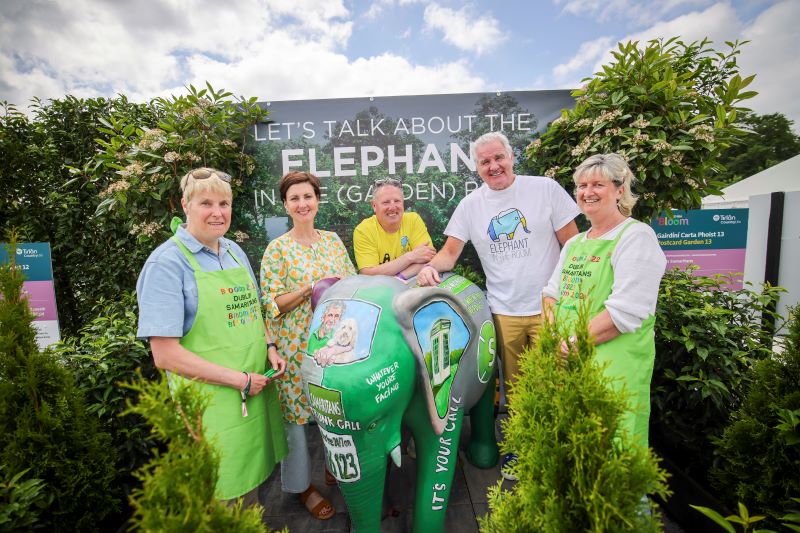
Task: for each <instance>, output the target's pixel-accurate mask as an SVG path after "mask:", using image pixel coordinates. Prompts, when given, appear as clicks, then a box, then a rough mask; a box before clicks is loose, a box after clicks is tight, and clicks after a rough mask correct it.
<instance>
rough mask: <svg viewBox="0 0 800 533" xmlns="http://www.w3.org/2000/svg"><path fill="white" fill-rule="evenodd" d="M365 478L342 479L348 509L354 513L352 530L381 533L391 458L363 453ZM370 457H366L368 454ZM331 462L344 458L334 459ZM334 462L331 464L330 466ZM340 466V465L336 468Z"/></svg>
mask: <svg viewBox="0 0 800 533" xmlns="http://www.w3.org/2000/svg"><path fill="white" fill-rule="evenodd" d="M361 456H362V457H363V459H364V460H362V462H361V465H360V466H361V472H360V474H361V478H360V479H358V481H357V482H354V483H347V482H340V483H339V490H341V491H342V495H343V496H344V501H345V503H347V511H348V512H349V513H350V521H351V523H352V526H353V528H352V531H353V532H357V533H380V530H381V504H382V502H383V488H384V487H383V485H384V482H385V480H386V466H387V458H386V456H385V455H382V454H361ZM364 456H366V457H364ZM326 458H327V460H328V461H331V460H333V461H336V460H340V461H341V460H342V459H341V458H338V457H333V458H331V457H330V456H328V455H327V454H326ZM331 466H332V465H329V469H330V470H331V471H333V468H331ZM334 468H336V467H334Z"/></svg>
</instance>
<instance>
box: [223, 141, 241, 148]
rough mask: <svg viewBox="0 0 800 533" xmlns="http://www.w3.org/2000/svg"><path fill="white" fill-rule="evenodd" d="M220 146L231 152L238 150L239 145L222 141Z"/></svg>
mask: <svg viewBox="0 0 800 533" xmlns="http://www.w3.org/2000/svg"><path fill="white" fill-rule="evenodd" d="M222 146H224V147H225V148H230V149H231V150H236V149H238V148H239V145H237V144H236V143H235V142H233V141H232V140H230V139H222Z"/></svg>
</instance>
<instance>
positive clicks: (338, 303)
mask: <svg viewBox="0 0 800 533" xmlns="http://www.w3.org/2000/svg"><path fill="white" fill-rule="evenodd" d="M336 308H339V310H341V312H342V314H344V312H345V311H347V304H345V303H344V302H343V301H341V300H333V301H331V302H328V304H327V305H326V306H325V309H324V310H323V311H322V316H325V315H327V314H328V311H330V310H331V309H336Z"/></svg>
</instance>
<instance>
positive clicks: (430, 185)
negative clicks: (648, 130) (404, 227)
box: [251, 90, 574, 245]
mask: <svg viewBox="0 0 800 533" xmlns="http://www.w3.org/2000/svg"><path fill="white" fill-rule="evenodd" d="M262 105H263V106H265V107H266V109H267V110H268V111H269V113H270V114H269V116H268V119H269V120H268V121H267V122H265V123H262V124H258V125H257V126H256V127H255V130H254V136H255V139H256V141H257V146H256V153H255V157H256V167H257V170H256V177H257V179H256V186H255V188H254V190H253V192H252V194H253V197H252V199H251V201H252V202H253V205H254V216H255V219H256V220H255V221H254V222H256V223H257V224H258V225H260V226H261V227H264V228H266V231H267V238H268V239H273V238H275V237H277V236H278V235H280V234H281V233H283V232H284V231H286V230H287V229H288V220H287V218H286V213H285V210H284V208H283V205H282V203H281V201H280V194H279V192H278V189H277V184H278V180H279V179H280V177H281V176H282V175H284V174H285V173H286V172H288V171H291V170H306V171H310V172H312V173H313V174H315V175H317V177H319V178H320V180H321V182H322V185H323V191H322V192H323V195H322V202H323V203H322V205H321V206H320V210H319V214H318V215H317V219H316V226H317V227H319V228H324V229H332V230H334V231H336V232H337V233H339V236H340V237H341V238H342V240H343V241H344V242H345V243H346V244H348V245H349V244H350V243H351V242H352V233H353V228H354V227H355V225H356V224H358V222H360V221H361V220H362V219H364V218H366V217H368V216H371V215H372V208H371V206H370V201H371V199H372V185H373V184H374V182H375V181H376V180H378V179H380V178H385V177H393V178H397V179H399V180H400V181H402V183H403V189H404V192H405V198H406V209H408V210H413V211H416V212H418V213H420V215H421V216H422V218H423V219H424V220H425V222H426V224H427V225H428V230H429V232H430V234H431V236H432V237H433V239H434V243H435V244H437V245H441V243H442V240H443V239H442V233H443V231H444V228H445V226H446V225H447V221H448V219H449V218H450V214H451V213H452V212H453V210H454V209H455V207H456V205H457V204H458V202H459V201H460V200H461V199H462V198H463V197H464V196H465V195H466V194H468V193H469V192H470V191H472V190H474V189H476V188H477V187H478V186H479V185H480V183H481V181H480V178H479V177H478V176H477V174H476V173H475V163H474V162H473V161H472V159H471V158H470V154H469V143H470V142H471V141H472V140H474V139H475V138H477V137H479V136H480V135H482V134H483V133H486V132H488V131H502V132H503V133H505V134H506V135H507V136H508V138H509V140H510V141H511V144H512V146H513V147H514V150H515V152H516V154H517V156H520V155H521V154H522V151H523V150H524V148H525V147H526V146H527V145H528V144H529V143H530V142H531V140H532V139H533V135H534V134H535V133H537V132H541V131H544V129H545V128H546V127H547V124H548V123H549V122H551V121H552V120H554V119H555V118H557V117H559V116H560V112H561V109H563V108H571V107H573V105H574V100H573V98H572V97H571V96H570V93H569V91H566V90H564V91H525V92H508V93H471V94H449V95H427V96H394V97H375V98H346V99H335V100H304V101H288V102H270V103H264V104H262ZM521 162H522V158H519V157H518V162H517V165H516V170H517V172H518V173H523V171H524V169H523V168H521V164H520V163H521Z"/></svg>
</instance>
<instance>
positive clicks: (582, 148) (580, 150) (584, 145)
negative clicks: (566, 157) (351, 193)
mask: <svg viewBox="0 0 800 533" xmlns="http://www.w3.org/2000/svg"><path fill="white" fill-rule="evenodd" d="M596 140H597V137H595V136H594V135H589V136H588V137H584V138H583V140H582V141H581V142H580V144H579V145H578V146H576V147H575V148H573V149H572V151H571V152H570V154H571V155H572V156H573V157H579V156H581V155H583V154H585V153H586V151H587V150H588V149H589V146H591V144H592V143H593V142H594V141H596Z"/></svg>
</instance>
